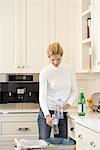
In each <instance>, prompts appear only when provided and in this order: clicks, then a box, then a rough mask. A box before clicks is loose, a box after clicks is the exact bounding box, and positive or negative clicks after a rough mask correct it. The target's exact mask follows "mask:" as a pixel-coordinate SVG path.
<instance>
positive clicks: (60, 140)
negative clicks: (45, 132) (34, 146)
mask: <svg viewBox="0 0 100 150" xmlns="http://www.w3.org/2000/svg"><path fill="white" fill-rule="evenodd" d="M46 142H47V143H48V144H55V145H56V144H57V145H58V144H62V145H74V144H75V141H74V140H72V139H70V138H68V139H66V138H60V137H59V138H58V137H50V138H48V139H46Z"/></svg>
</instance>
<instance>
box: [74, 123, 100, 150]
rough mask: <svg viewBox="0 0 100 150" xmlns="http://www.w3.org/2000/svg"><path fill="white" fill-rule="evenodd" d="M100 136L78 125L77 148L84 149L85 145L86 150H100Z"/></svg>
mask: <svg viewBox="0 0 100 150" xmlns="http://www.w3.org/2000/svg"><path fill="white" fill-rule="evenodd" d="M99 139H100V134H98V133H96V132H94V131H92V130H90V129H88V128H86V127H84V126H82V125H79V124H76V141H77V142H76V143H77V144H76V147H77V149H78V148H79V147H82V145H84V147H85V149H86V150H99V149H100V144H99Z"/></svg>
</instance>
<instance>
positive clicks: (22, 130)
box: [2, 122, 38, 135]
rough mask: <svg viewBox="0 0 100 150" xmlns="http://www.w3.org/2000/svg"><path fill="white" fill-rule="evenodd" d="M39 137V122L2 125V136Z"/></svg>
mask: <svg viewBox="0 0 100 150" xmlns="http://www.w3.org/2000/svg"><path fill="white" fill-rule="evenodd" d="M33 134H34V135H37V134H38V125H37V122H18V123H16V122H10V123H2V135H33Z"/></svg>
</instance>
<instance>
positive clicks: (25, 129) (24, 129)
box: [16, 127, 29, 131]
mask: <svg viewBox="0 0 100 150" xmlns="http://www.w3.org/2000/svg"><path fill="white" fill-rule="evenodd" d="M16 130H17V131H28V130H29V128H27V127H25V128H18V129H16Z"/></svg>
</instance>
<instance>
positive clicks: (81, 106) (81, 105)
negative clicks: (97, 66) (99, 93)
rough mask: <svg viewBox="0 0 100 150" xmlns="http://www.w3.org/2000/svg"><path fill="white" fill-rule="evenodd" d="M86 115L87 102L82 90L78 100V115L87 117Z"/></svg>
mask: <svg viewBox="0 0 100 150" xmlns="http://www.w3.org/2000/svg"><path fill="white" fill-rule="evenodd" d="M85 113H86V100H85V96H84V92H83V89H82V88H81V89H80V95H79V98H78V115H79V116H85Z"/></svg>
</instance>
